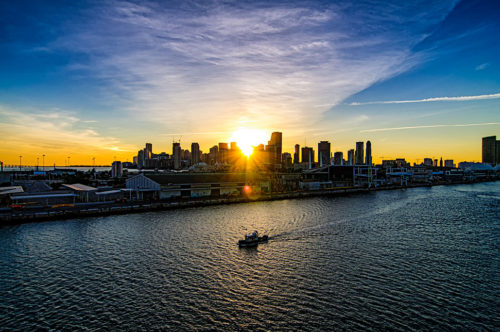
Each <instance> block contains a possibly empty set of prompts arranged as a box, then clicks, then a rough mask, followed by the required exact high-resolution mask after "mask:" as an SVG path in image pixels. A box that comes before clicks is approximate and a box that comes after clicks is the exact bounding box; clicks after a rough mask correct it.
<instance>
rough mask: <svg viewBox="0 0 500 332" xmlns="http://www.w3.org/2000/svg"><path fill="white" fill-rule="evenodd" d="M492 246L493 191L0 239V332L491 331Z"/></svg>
mask: <svg viewBox="0 0 500 332" xmlns="http://www.w3.org/2000/svg"><path fill="white" fill-rule="evenodd" d="M254 229H257V230H259V231H261V233H267V234H269V235H270V236H271V240H270V241H269V243H267V244H262V245H259V247H258V248H257V249H239V248H238V247H237V245H236V243H237V241H238V239H239V238H240V237H241V236H242V234H244V233H245V232H249V231H252V230H254ZM499 247H500V183H487V184H476V185H460V186H448V187H433V188H417V189H409V190H398V191H385V192H375V193H370V194H362V195H353V196H349V197H338V198H311V199H302V200H284V201H274V202H259V203H250V204H239V205H226V206H216V207H204V208H193V209H185V210H175V211H165V212H154V213H144V214H130V215H122V216H108V217H98V218H88V219H78V220H69V221H56V222H44V223H35V224H24V225H20V226H14V227H3V228H0V327H1V329H2V330H6V329H19V330H21V329H22V330H34V329H45V328H47V329H64V330H66V329H68V330H69V329H85V328H87V329H90V330H96V329H97V330H109V329H114V330H116V329H120V330H154V329H172V330H179V329H181V330H192V329H218V330H241V329H250V330H258V329H271V330H285V329H291V330H331V329H345V330H387V329H396V330H408V329H424V330H428V329H433V330H434V329H438V330H448V329H453V330H495V329H496V330H498V329H499V327H500V321H499V316H500V315H499V314H500V311H499V310H500V309H499V308H500V273H499V272H500V269H499V261H500V255H499Z"/></svg>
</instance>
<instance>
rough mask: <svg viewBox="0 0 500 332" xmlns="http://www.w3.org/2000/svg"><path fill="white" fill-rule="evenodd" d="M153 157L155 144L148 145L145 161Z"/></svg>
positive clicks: (145, 151) (145, 150)
mask: <svg viewBox="0 0 500 332" xmlns="http://www.w3.org/2000/svg"><path fill="white" fill-rule="evenodd" d="M152 157H153V144H151V143H146V148H145V149H144V159H151V158H152Z"/></svg>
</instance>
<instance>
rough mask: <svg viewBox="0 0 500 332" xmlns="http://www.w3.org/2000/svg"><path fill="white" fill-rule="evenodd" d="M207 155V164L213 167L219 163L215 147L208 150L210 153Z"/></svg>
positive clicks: (217, 149) (217, 151)
mask: <svg viewBox="0 0 500 332" xmlns="http://www.w3.org/2000/svg"><path fill="white" fill-rule="evenodd" d="M208 155H209V161H210V162H209V164H211V165H215V164H216V163H218V162H219V148H218V147H217V145H214V146H212V147H211V148H210V153H209V154H208Z"/></svg>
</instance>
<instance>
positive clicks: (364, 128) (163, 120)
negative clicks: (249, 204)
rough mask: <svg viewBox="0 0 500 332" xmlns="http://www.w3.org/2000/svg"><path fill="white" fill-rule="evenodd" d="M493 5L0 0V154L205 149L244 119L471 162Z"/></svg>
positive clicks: (377, 153)
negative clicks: (147, 145)
mask: <svg viewBox="0 0 500 332" xmlns="http://www.w3.org/2000/svg"><path fill="white" fill-rule="evenodd" d="M499 9H500V8H499V5H498V4H496V3H494V2H481V1H452V2H447V3H442V2H437V1H436V2H427V3H425V4H424V3H421V4H419V5H416V4H403V5H400V4H392V5H387V4H385V3H378V4H377V3H365V2H355V3H354V2H349V1H337V2H332V3H323V2H316V1H311V2H306V3H304V2H295V3H294V2H287V3H280V2H272V3H267V4H264V3H259V2H251V3H246V4H238V3H227V2H224V3H223V2H217V1H216V2H212V3H210V4H207V3H205V2H191V3H184V2H171V3H169V4H162V3H154V2H151V3H147V4H134V3H132V2H106V3H95V2H81V3H78V4H60V3H57V4H56V3H51V4H36V3H28V5H25V4H23V3H21V2H8V3H2V4H0V19H1V20H2V22H3V24H2V28H0V39H1V40H2V42H0V50H1V51H2V52H0V68H1V71H2V74H3V75H1V78H0V131H1V133H2V136H3V142H2V145H1V146H0V155H1V161H3V162H4V163H5V164H13V165H16V164H18V163H19V156H20V155H22V156H23V157H22V160H23V163H24V164H30V165H35V164H36V162H37V158H38V160H39V164H40V165H41V162H42V155H45V157H44V158H45V165H46V166H47V165H52V164H53V163H56V164H58V165H64V164H65V161H66V160H68V159H69V158H70V160H71V164H87V165H91V164H92V162H94V161H95V163H96V164H111V162H112V161H113V160H114V159H115V158H116V160H122V161H125V160H129V161H131V159H132V155H134V154H135V153H136V151H137V150H138V148H140V147H141V146H142V145H141V144H140V143H139V142H151V143H152V144H153V145H154V146H155V149H157V151H165V152H167V153H171V145H172V141H173V140H179V139H180V140H181V146H182V145H184V148H189V147H190V145H191V143H193V142H197V143H199V149H200V150H203V151H204V152H208V151H209V148H210V147H211V146H213V145H214V144H217V143H218V142H227V143H229V142H231V139H233V138H234V134H235V133H237V132H239V131H242V130H248V131H254V132H257V131H261V132H263V135H262V137H264V136H265V137H266V138H265V141H262V142H260V143H262V144H266V142H267V140H268V139H269V137H270V135H271V133H272V132H274V131H279V132H283V133H284V135H283V152H289V153H291V154H292V155H293V153H294V145H295V144H300V146H301V147H303V146H310V147H312V148H313V149H317V144H318V142H320V141H329V142H330V143H331V151H332V153H334V152H337V151H342V152H343V157H344V158H345V159H347V154H348V151H349V150H351V149H354V148H355V142H360V141H363V142H366V141H371V143H372V144H373V146H374V148H373V149H374V152H373V162H374V163H380V162H381V160H383V159H395V158H398V157H403V158H406V160H408V161H410V162H412V163H413V162H416V161H417V160H420V161H421V160H422V159H423V158H425V157H432V158H440V157H443V159H453V160H455V161H457V162H458V161H480V160H481V137H487V136H494V135H497V136H498V135H499V132H500V113H499V112H498V109H499V106H500V82H499V80H498V77H500V65H499V63H498V58H500V56H499V55H500V46H499V45H500V42H499V37H498V36H500V33H499V32H500V27H499V24H500V23H499V22H500V18H499V14H498V13H499V12H500V11H499ZM68 157H69V158H68ZM93 158H95V159H93ZM316 159H317V157H316ZM68 163H69V160H68Z"/></svg>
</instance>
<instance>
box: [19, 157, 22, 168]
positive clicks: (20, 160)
mask: <svg viewBox="0 0 500 332" xmlns="http://www.w3.org/2000/svg"><path fill="white" fill-rule="evenodd" d="M22 159H23V156H19V170H20V171H22V170H23V168H22V165H23V163H22Z"/></svg>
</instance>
